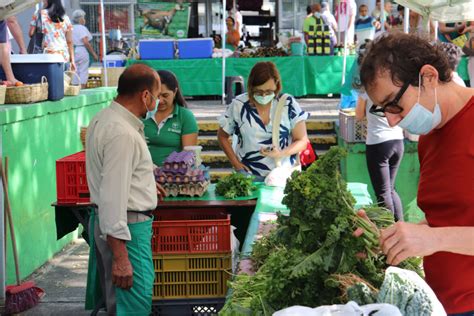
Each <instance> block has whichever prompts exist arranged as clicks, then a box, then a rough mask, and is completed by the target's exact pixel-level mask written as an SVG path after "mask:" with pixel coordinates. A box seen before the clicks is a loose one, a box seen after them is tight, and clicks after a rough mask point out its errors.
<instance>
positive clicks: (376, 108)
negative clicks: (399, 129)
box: [369, 83, 410, 117]
mask: <svg viewBox="0 0 474 316" xmlns="http://www.w3.org/2000/svg"><path fill="white" fill-rule="evenodd" d="M409 85H410V84H409V83H405V84H404V85H403V86H402V87H401V88H400V91H398V93H397V95H396V96H395V98H394V99H393V100H392V101H389V102H387V103H386V104H385V105H384V106H382V105H376V104H374V105H372V107H371V108H370V109H369V113H371V114H374V115H377V116H381V117H385V112H387V113H391V114H400V113H402V112H403V108H402V107H401V106H400V105H398V102H400V99H401V98H402V96H403V94H404V93H405V91H407V89H408V86H409Z"/></svg>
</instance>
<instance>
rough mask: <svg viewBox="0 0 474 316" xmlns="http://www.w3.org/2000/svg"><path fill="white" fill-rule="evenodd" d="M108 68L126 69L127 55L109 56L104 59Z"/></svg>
mask: <svg viewBox="0 0 474 316" xmlns="http://www.w3.org/2000/svg"><path fill="white" fill-rule="evenodd" d="M104 61H105V65H106V66H107V68H117V67H125V64H126V63H127V56H125V55H107V56H105V58H104Z"/></svg>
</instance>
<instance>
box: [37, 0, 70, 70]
mask: <svg viewBox="0 0 474 316" xmlns="http://www.w3.org/2000/svg"><path fill="white" fill-rule="evenodd" d="M43 8H44V9H43V10H40V11H39V12H35V14H33V18H32V20H31V23H30V32H29V34H30V37H31V36H33V34H34V31H35V28H36V24H37V22H38V17H39V16H40V15H41V30H42V33H43V48H44V52H45V53H46V54H59V55H61V56H62V57H63V58H64V62H65V64H66V65H68V64H69V65H70V67H71V70H73V71H74V70H75V69H76V65H75V63H74V46H73V42H72V24H71V21H70V20H69V17H68V16H67V15H66V10H65V9H64V6H63V5H62V2H61V0H43Z"/></svg>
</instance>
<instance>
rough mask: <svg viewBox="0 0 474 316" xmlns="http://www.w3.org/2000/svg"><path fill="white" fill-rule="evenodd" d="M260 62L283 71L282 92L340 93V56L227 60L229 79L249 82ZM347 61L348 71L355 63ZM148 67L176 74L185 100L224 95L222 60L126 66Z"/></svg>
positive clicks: (147, 62)
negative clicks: (230, 77) (189, 97)
mask: <svg viewBox="0 0 474 316" xmlns="http://www.w3.org/2000/svg"><path fill="white" fill-rule="evenodd" d="M259 61H272V62H274V63H275V64H276V66H277V68H278V70H279V71H280V74H281V78H282V83H283V92H285V93H289V94H291V95H293V96H296V97H300V96H305V95H318V94H319V95H325V94H329V93H334V94H337V93H340V89H341V79H342V61H343V58H342V57H339V56H311V57H310V56H304V57H272V58H228V59H226V76H242V77H243V78H244V80H245V81H246V80H247V77H248V75H249V74H250V70H251V69H252V67H253V66H254V65H255V64H256V63H257V62H259ZM354 61H355V58H354V56H349V57H348V71H349V70H350V69H351V66H352V64H353V63H354ZM134 63H145V64H147V65H149V66H150V67H152V68H154V69H157V70H158V69H166V70H170V71H172V72H173V73H175V74H176V76H177V77H178V80H179V83H180V85H181V88H182V90H183V93H184V95H185V96H203V95H222V59H221V58H210V59H188V60H184V59H175V60H130V61H128V64H127V65H131V64H134Z"/></svg>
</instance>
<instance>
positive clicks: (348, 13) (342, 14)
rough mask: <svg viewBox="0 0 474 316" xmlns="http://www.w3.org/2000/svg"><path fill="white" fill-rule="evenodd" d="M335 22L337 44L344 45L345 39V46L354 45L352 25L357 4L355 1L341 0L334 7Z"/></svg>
mask: <svg viewBox="0 0 474 316" xmlns="http://www.w3.org/2000/svg"><path fill="white" fill-rule="evenodd" d="M335 13H336V20H337V23H338V25H337V29H338V34H340V38H339V39H338V42H339V44H340V45H344V40H345V38H346V37H347V44H348V45H351V44H353V43H354V31H355V29H354V23H355V17H356V15H357V4H356V2H355V0H341V1H340V2H339V3H338V4H337V6H336V10H335Z"/></svg>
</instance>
